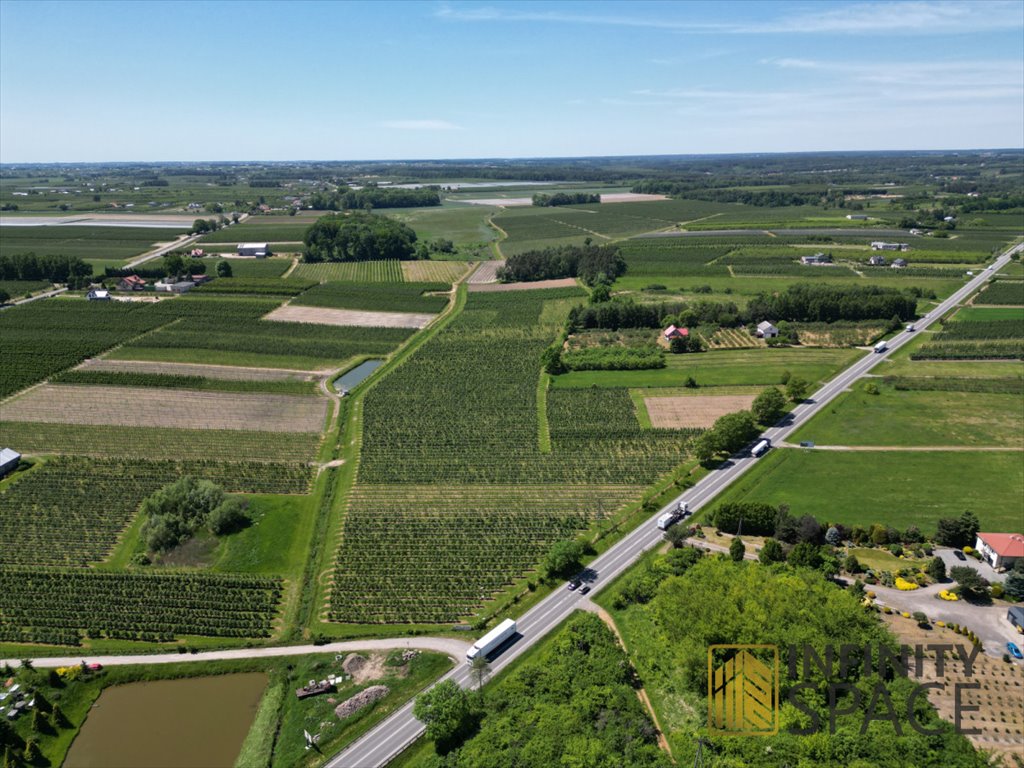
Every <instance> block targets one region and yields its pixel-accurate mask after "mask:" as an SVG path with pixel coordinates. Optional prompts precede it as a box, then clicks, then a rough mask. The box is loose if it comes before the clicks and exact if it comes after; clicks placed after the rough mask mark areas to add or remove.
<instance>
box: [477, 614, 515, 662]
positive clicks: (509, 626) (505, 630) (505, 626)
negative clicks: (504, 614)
mask: <svg viewBox="0 0 1024 768" xmlns="http://www.w3.org/2000/svg"><path fill="white" fill-rule="evenodd" d="M515 633H516V623H515V621H514V620H512V619H505V620H504V621H503V622H501V624H499V625H498V626H496V627H495V628H494V629H492V630H491V631H490V632H488V633H487V634H486V635H484V636H483V637H481V638H480V639H479V640H477V641H476V642H475V643H473V647H472V648H470V649H469V651H468V652H467V653H466V661H473V659H475V658H476V657H477V656H480V655H481V654H482V655H483V656H487V655H488V654H489V653H490V652H491V651H493V650H494V649H495V648H497V647H498V646H500V645H501V644H502V643H504V642H505V641H506V640H508V639H509V638H510V637H512V636H513V635H514V634H515Z"/></svg>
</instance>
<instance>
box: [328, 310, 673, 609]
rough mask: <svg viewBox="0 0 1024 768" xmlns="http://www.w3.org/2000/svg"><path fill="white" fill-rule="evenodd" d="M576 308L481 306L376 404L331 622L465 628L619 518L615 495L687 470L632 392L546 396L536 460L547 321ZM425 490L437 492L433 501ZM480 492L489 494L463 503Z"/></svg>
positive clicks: (405, 367)
mask: <svg viewBox="0 0 1024 768" xmlns="http://www.w3.org/2000/svg"><path fill="white" fill-rule="evenodd" d="M578 295H579V292H578V291H576V290H569V291H529V292H517V293H514V294H510V293H480V294H471V295H470V297H469V302H468V305H467V306H466V308H465V309H464V310H463V312H462V313H461V314H460V315H459V316H458V317H456V318H455V320H454V321H453V322H452V323H451V324H450V325H448V326H447V327H446V328H444V329H443V330H442V331H441V332H439V333H438V334H437V335H436V336H435V337H434V338H432V339H431V340H429V341H428V342H427V343H425V344H424V345H423V346H422V347H421V348H420V349H419V350H417V352H416V353H415V354H414V355H412V356H411V357H410V358H409V359H408V360H407V361H405V362H404V363H403V364H402V365H401V366H400V367H399V368H397V369H396V370H395V371H393V372H392V373H391V374H390V375H388V376H387V377H386V378H384V379H382V380H381V381H380V383H379V384H378V385H377V386H376V387H374V388H373V389H372V390H371V391H370V392H369V393H368V394H367V396H366V400H365V401H364V408H363V446H362V453H361V457H360V465H359V470H358V483H357V485H356V487H355V489H354V491H353V492H352V497H351V504H350V507H349V512H348V515H347V516H346V520H345V526H344V532H343V537H342V543H341V547H340V549H339V552H338V557H337V563H338V568H337V569H336V572H335V576H334V588H333V591H332V596H331V606H330V616H331V618H333V619H334V620H338V621H373V622H392V621H425V622H435V621H450V620H454V619H455V618H458V617H459V616H463V615H465V614H467V613H470V612H472V611H473V610H474V609H475V608H477V607H478V606H479V604H480V603H481V602H482V601H484V600H486V599H487V598H488V597H489V596H490V595H492V594H493V593H494V592H495V591H496V590H498V589H500V588H501V586H502V585H504V584H507V583H509V582H510V581H511V580H512V579H513V578H515V577H516V576H517V575H519V574H521V573H522V572H523V571H525V570H527V569H529V568H530V567H532V566H533V565H535V564H536V562H537V561H538V559H539V558H540V556H541V555H542V554H543V552H544V550H545V548H546V547H548V546H549V545H550V543H551V542H552V541H554V540H556V539H558V538H561V537H563V536H566V535H569V534H570V533H571V532H573V531H575V530H578V529H579V528H581V527H583V526H585V525H586V524H587V523H588V522H589V521H590V520H592V519H593V517H594V515H595V514H597V512H595V510H602V509H603V510H604V511H605V512H607V513H610V512H611V511H613V509H614V508H617V507H618V506H621V503H622V501H623V500H624V496H623V494H622V493H621V492H618V491H616V492H613V493H611V494H610V495H609V492H608V488H609V487H612V488H620V489H621V488H625V489H628V493H636V490H637V488H638V487H642V486H644V485H647V484H649V483H651V482H653V481H654V480H656V479H657V478H658V477H659V476H661V475H663V474H664V473H666V472H668V471H670V470H671V469H672V468H674V467H675V466H676V465H678V464H679V463H680V462H682V461H683V460H684V459H685V457H686V449H687V441H688V440H689V438H690V437H691V436H692V434H693V433H692V432H686V431H676V430H644V429H642V428H641V427H640V424H639V421H638V420H637V417H636V413H635V411H634V407H633V404H632V401H631V400H630V398H629V395H628V392H627V391H626V390H624V389H622V390H596V389H595V390H585V389H580V390H552V391H550V392H548V393H547V414H546V416H547V419H546V421H547V423H548V425H549V437H550V452H544V451H542V450H541V447H540V446H541V435H540V426H539V420H538V402H537V384H538V379H539V375H540V355H541V352H542V351H543V350H544V348H545V347H546V346H548V345H549V344H550V343H551V342H552V341H553V339H554V335H555V329H554V328H552V327H550V326H545V325H542V324H541V320H540V318H541V313H542V312H543V311H544V308H545V303H546V302H549V301H551V300H555V299H564V298H569V297H573V298H575V297H577V296H578ZM496 484H503V486H502V487H503V488H504V490H502V489H501V488H500V487H498V486H496ZM518 484H524V485H523V490H522V491H517V490H516V489H515V486H517V485H518ZM428 486H433V487H435V488H436V489H437V491H436V492H435V493H433V494H429V493H424V491H423V489H424V488H425V487H428ZM481 487H494V488H495V490H494V493H493V494H492V495H490V496H488V497H483V496H480V495H479V494H477V495H474V493H471V492H464V489H466V488H481ZM538 488H546V489H548V492H547V493H544V492H539V491H538V490H537V489H538ZM405 489H408V490H409V491H412V492H413V495H410V494H409V492H407V491H406V490H405ZM444 494H450V495H451V498H445V496H444ZM467 494H468V495H467ZM605 497H607V498H608V501H607V504H608V506H607V507H605V506H604V505H605V502H603V501H599V499H602V498H605ZM612 499H614V501H612ZM396 562H400V563H401V564H402V565H401V568H395V567H394V563H396Z"/></svg>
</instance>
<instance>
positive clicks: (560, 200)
mask: <svg viewBox="0 0 1024 768" xmlns="http://www.w3.org/2000/svg"><path fill="white" fill-rule="evenodd" d="M600 202H601V196H600V195H591V194H587V193H586V192H574V193H572V194H568V193H566V192H556V193H555V194H553V195H545V194H542V193H540V192H538V193H537V194H536V195H534V196H533V204H534V205H536V206H538V207H539V208H552V207H554V206H556V205H583V204H584V203H600Z"/></svg>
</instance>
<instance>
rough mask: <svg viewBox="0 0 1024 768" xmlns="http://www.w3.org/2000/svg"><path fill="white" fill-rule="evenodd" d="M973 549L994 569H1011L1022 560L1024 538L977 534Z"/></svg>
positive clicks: (1011, 534)
mask: <svg viewBox="0 0 1024 768" xmlns="http://www.w3.org/2000/svg"><path fill="white" fill-rule="evenodd" d="M974 548H975V549H976V550H978V554H979V555H981V556H982V557H983V558H984V559H985V560H986V562H988V564H989V565H991V566H992V567H993V568H995V569H997V570H998V569H999V568H1012V567H1013V565H1014V563H1016V562H1017V561H1018V560H1021V559H1024V536H1021V535H1020V534H1019V533H979V534H978V540H977V542H975V545H974Z"/></svg>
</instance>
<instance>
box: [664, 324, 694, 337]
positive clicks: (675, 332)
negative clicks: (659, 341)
mask: <svg viewBox="0 0 1024 768" xmlns="http://www.w3.org/2000/svg"><path fill="white" fill-rule="evenodd" d="M689 335H690V329H689V328H676V327H675V326H674V325H670V326H669V327H668V328H666V329H665V333H664V336H665V338H666V339H667V340H669V341H671V340H672V339H681V338H685V337H686V336H689Z"/></svg>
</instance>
